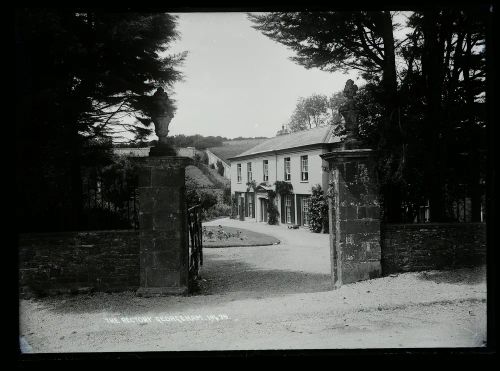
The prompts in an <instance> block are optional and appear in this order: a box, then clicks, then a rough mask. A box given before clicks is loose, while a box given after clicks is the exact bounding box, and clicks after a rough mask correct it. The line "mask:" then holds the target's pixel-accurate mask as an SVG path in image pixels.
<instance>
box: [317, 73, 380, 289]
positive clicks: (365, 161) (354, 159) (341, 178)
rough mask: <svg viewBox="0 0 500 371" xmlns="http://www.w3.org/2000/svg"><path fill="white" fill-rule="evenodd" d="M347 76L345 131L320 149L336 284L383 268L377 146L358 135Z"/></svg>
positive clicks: (343, 109) (373, 275) (354, 88)
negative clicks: (336, 145) (334, 146)
mask: <svg viewBox="0 0 500 371" xmlns="http://www.w3.org/2000/svg"><path fill="white" fill-rule="evenodd" d="M357 89H358V88H357V86H356V85H355V84H354V82H353V81H352V80H350V79H349V80H347V83H346V86H345V89H344V96H345V97H346V98H347V100H346V103H345V104H343V105H342V106H341V107H340V109H339V111H340V113H341V114H342V116H343V117H344V120H345V127H346V133H347V135H346V137H345V139H344V140H343V142H342V147H341V148H340V149H338V150H335V151H332V152H329V153H325V154H323V155H321V157H322V158H323V160H325V161H327V162H328V164H329V166H328V169H329V172H330V176H329V178H330V181H329V183H330V189H329V195H330V201H329V220H330V259H331V275H332V284H333V286H334V288H337V287H340V286H341V285H342V284H346V283H351V282H356V281H361V280H366V279H370V278H376V277H379V276H380V275H381V273H382V268H381V240H380V205H379V187H378V181H377V174H376V161H375V156H374V154H375V152H374V150H372V149H370V148H366V146H364V145H363V143H362V142H361V141H360V140H359V129H358V123H357V108H356V100H355V95H356V91H357Z"/></svg>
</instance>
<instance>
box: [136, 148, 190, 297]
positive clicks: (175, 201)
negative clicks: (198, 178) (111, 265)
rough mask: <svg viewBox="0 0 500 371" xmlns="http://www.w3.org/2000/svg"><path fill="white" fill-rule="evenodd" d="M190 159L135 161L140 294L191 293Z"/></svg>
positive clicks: (150, 158)
mask: <svg viewBox="0 0 500 371" xmlns="http://www.w3.org/2000/svg"><path fill="white" fill-rule="evenodd" d="M191 161H192V160H191V159H190V158H187V157H177V156H151V157H142V158H136V163H137V164H138V165H139V169H138V177H139V204H140V205H139V227H140V231H139V241H140V288H139V289H138V291H137V295H141V296H151V295H172V294H184V293H187V291H188V272H189V251H188V247H187V246H188V230H187V223H186V220H187V219H186V217H187V216H186V196H185V179H184V176H185V168H186V166H187V165H189V164H190V163H191Z"/></svg>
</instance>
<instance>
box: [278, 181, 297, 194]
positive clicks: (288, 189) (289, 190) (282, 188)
mask: <svg viewBox="0 0 500 371" xmlns="http://www.w3.org/2000/svg"><path fill="white" fill-rule="evenodd" d="M274 185H275V187H276V193H277V194H279V195H280V196H285V195H291V194H293V186H292V184H291V183H288V182H285V181H283V180H277V181H276V182H274Z"/></svg>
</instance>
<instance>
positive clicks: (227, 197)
mask: <svg viewBox="0 0 500 371" xmlns="http://www.w3.org/2000/svg"><path fill="white" fill-rule="evenodd" d="M222 202H224V203H225V204H226V205H231V188H230V187H226V188H224V191H223V193H222Z"/></svg>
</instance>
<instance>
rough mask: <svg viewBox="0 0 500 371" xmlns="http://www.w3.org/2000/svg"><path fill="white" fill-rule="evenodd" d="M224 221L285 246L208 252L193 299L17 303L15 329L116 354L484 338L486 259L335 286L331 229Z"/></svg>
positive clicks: (473, 342) (28, 343) (46, 342)
mask: <svg viewBox="0 0 500 371" xmlns="http://www.w3.org/2000/svg"><path fill="white" fill-rule="evenodd" d="M221 223H224V225H230V226H236V227H238V226H239V227H242V228H246V229H251V230H255V231H256V232H261V233H267V234H271V235H273V236H275V237H277V238H279V239H280V240H281V244H280V245H272V246H260V247H234V248H222V249H217V248H213V249H206V250H205V251H204V253H205V265H204V267H203V279H204V281H202V283H201V291H200V292H199V293H198V294H196V295H192V296H188V297H163V298H141V297H136V296H134V294H133V293H131V292H128V293H120V294H104V293H97V294H93V295H80V296H69V297H58V298H45V299H42V300H23V301H21V302H20V314H21V317H20V320H21V328H20V333H21V335H22V336H23V340H25V342H24V344H25V347H26V349H29V347H31V349H32V351H34V352H82V351H83V352H94V351H96V352H102V351H112V352H120V351H154V350H162V351H166V350H167V351H168V350H172V351H178V350H231V349H315V348H316V349H320V348H329V349H330V348H378V347H410V348H411V347H471V346H472V347H474V346H482V345H483V344H484V341H485V339H486V299H485V298H486V284H485V269H484V268H476V269H461V270H456V271H449V272H441V271H435V272H425V273H407V274H402V275H399V276H397V277H384V278H380V279H376V280H370V281H364V282H359V283H355V284H351V285H346V286H344V287H342V288H340V289H338V290H335V291H330V281H329V260H328V259H329V253H328V236H327V235H318V234H311V233H309V232H307V231H304V230H302V231H301V230H298V231H297V230H287V229H286V228H283V227H273V226H267V225H262V224H259V223H247V222H243V224H242V225H240V224H238V223H242V222H239V221H233V220H222V221H221V220H219V221H215V222H213V223H211V224H213V225H217V224H221ZM252 224H253V225H252ZM243 225H244V227H243ZM294 232H297V233H294Z"/></svg>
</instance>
